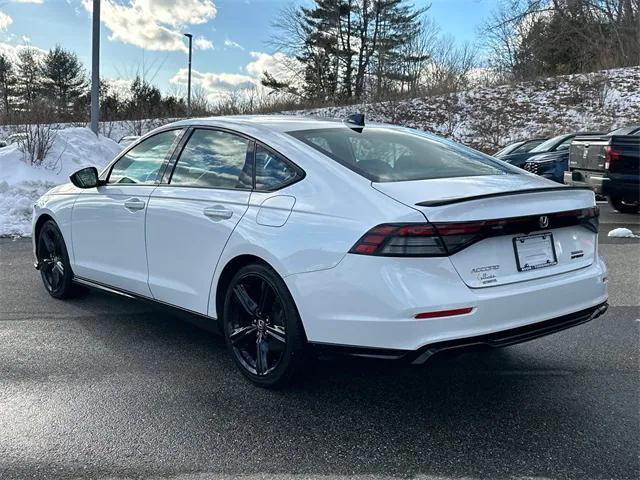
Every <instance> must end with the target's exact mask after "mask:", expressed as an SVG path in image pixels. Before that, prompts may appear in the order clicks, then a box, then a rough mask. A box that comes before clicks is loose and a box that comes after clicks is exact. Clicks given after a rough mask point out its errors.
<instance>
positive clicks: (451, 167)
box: [289, 127, 517, 182]
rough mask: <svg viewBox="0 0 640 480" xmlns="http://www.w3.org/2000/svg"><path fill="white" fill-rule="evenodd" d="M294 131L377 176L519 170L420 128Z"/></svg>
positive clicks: (416, 177) (409, 177)
mask: <svg viewBox="0 0 640 480" xmlns="http://www.w3.org/2000/svg"><path fill="white" fill-rule="evenodd" d="M289 134H290V135H292V136H293V137H295V138H297V139H298V140H301V141H302V142H304V143H306V144H307V145H309V146H311V147H313V148H315V149H316V150H318V151H320V152H322V153H324V154H325V155H327V156H328V157H330V158H332V159H334V160H336V161H337V162H339V163H341V164H343V165H345V166H346V167H348V168H350V169H352V170H353V171H355V172H357V173H359V174H360V175H362V176H364V177H366V178H368V179H370V180H372V181H374V182H394V181H404V180H424V179H430V178H449V177H468V176H476V175H501V174H507V173H517V170H515V169H513V168H511V167H509V166H508V165H506V164H504V163H503V162H500V161H498V160H496V159H494V158H493V157H490V156H488V155H484V154H483V153H480V152H477V151H475V150H472V149H470V148H467V147H465V146H463V145H459V144H457V143H454V142H450V141H448V140H445V139H442V138H439V137H435V136H433V135H429V134H424V133H421V132H417V131H415V132H414V131H409V130H400V129H391V128H383V127H365V128H364V129H363V130H362V131H361V132H357V131H354V130H351V129H350V128H346V127H343V128H329V129H321V130H302V131H294V132H289Z"/></svg>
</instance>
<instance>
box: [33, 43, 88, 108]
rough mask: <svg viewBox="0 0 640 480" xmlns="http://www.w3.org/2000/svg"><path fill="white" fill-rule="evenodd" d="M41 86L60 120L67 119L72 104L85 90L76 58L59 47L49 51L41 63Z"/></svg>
mask: <svg viewBox="0 0 640 480" xmlns="http://www.w3.org/2000/svg"><path fill="white" fill-rule="evenodd" d="M42 76H43V80H42V84H43V87H44V90H45V91H46V95H47V97H48V98H49V99H50V100H51V101H52V102H53V104H54V105H55V108H56V110H57V112H58V115H60V117H61V118H68V117H69V115H70V113H71V112H72V111H73V107H74V104H75V103H76V102H77V101H78V100H79V99H80V98H81V97H82V95H83V93H85V91H86V89H87V80H86V77H85V71H84V68H83V66H82V63H81V62H80V60H79V59H78V56H77V55H76V54H75V53H73V52H70V51H67V50H64V49H63V48H62V47H60V46H56V47H55V48H54V49H52V50H49V53H48V54H47V56H46V57H45V58H44V61H43V62H42Z"/></svg>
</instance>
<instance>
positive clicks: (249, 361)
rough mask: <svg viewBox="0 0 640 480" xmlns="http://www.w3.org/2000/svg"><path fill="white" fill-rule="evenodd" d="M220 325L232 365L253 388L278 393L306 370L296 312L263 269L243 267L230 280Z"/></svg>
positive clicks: (280, 286) (275, 276)
mask: <svg viewBox="0 0 640 480" xmlns="http://www.w3.org/2000/svg"><path fill="white" fill-rule="evenodd" d="M222 320H223V324H224V336H225V340H226V343H227V347H228V349H229V352H230V353H231V356H232V357H233V361H234V363H235V364H236V366H237V367H238V368H239V369H240V371H241V372H242V374H243V375H244V376H245V377H247V378H248V379H249V380H251V381H252V382H253V383H255V384H256V385H258V386H261V387H266V388H278V387H282V386H284V385H286V384H287V383H289V382H290V381H291V380H292V379H293V378H294V377H295V376H296V375H297V374H298V373H300V371H301V370H302V369H303V367H304V365H305V364H306V349H305V347H306V340H305V335H304V331H303V328H302V322H301V321H300V316H299V315H298V310H297V308H296V306H295V303H294V301H293V298H292V297H291V294H290V293H289V290H288V289H287V287H286V285H285V283H284V281H283V280H282V279H281V278H280V276H279V275H278V274H277V273H276V272H274V271H273V270H272V269H271V268H269V267H267V266H266V265H262V264H251V265H246V266H244V267H242V268H241V269H240V270H239V271H238V272H237V273H236V274H235V275H234V277H233V278H232V280H231V282H230V284H229V287H228V288H227V291H226V295H225V301H224V311H223V318H222Z"/></svg>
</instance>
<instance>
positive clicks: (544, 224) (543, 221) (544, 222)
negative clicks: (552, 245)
mask: <svg viewBox="0 0 640 480" xmlns="http://www.w3.org/2000/svg"><path fill="white" fill-rule="evenodd" d="M539 222H540V228H547V227H548V226H549V217H547V216H546V215H542V216H541V217H540V219H539Z"/></svg>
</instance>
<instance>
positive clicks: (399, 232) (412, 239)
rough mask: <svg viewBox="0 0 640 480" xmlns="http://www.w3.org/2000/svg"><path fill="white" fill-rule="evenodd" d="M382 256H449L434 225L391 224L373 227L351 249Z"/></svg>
mask: <svg viewBox="0 0 640 480" xmlns="http://www.w3.org/2000/svg"><path fill="white" fill-rule="evenodd" d="M349 252H350V253H359V254H361V255H376V256H382V257H441V256H445V255H447V251H446V250H445V248H444V245H443V244H442V240H441V238H440V236H439V235H438V234H437V232H436V230H435V228H434V227H433V225H431V224H428V223H425V224H422V223H414V224H394V223H387V224H383V225H378V226H377V227H373V228H372V229H371V230H369V231H368V232H367V233H365V234H364V235H363V236H362V237H361V238H360V240H358V241H357V242H356V244H355V245H354V246H353V247H352V248H351V250H350V251H349Z"/></svg>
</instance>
